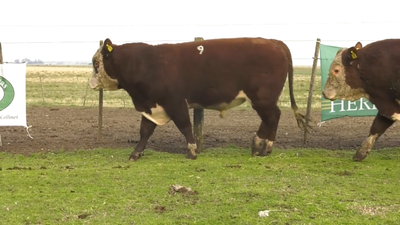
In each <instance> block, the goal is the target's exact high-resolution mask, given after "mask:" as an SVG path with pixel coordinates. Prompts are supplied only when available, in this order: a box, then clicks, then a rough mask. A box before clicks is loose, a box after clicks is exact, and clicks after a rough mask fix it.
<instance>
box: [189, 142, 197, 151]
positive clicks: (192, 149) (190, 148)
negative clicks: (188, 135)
mask: <svg viewBox="0 0 400 225" xmlns="http://www.w3.org/2000/svg"><path fill="white" fill-rule="evenodd" d="M188 149H189V150H190V151H196V149H197V145H196V143H194V144H192V143H188Z"/></svg>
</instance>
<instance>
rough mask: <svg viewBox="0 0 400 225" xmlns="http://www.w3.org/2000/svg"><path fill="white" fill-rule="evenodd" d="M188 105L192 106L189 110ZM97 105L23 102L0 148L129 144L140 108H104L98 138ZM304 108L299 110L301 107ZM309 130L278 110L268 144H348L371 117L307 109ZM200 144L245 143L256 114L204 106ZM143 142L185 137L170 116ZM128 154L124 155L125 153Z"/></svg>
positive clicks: (170, 146)
mask: <svg viewBox="0 0 400 225" xmlns="http://www.w3.org/2000/svg"><path fill="white" fill-rule="evenodd" d="M191 111H192V110H191ZM98 112H99V110H98V108H96V107H94V108H88V107H85V108H83V107H28V108H27V122H28V126H32V127H31V128H30V129H29V132H30V134H31V136H32V137H33V139H31V138H30V137H28V136H27V132H26V130H25V128H23V127H0V135H1V139H2V146H1V147H0V152H8V153H16V154H30V153H35V152H41V151H45V152H47V151H52V152H54V151H59V150H65V151H73V150H77V149H87V150H90V149H94V148H113V149H121V148H132V150H133V147H134V146H135V144H136V143H137V141H138V140H139V127H140V118H141V114H140V113H138V112H137V111H135V109H133V108H104V110H103V128H102V138H101V142H99V141H98V134H99V130H98ZM303 112H305V110H303ZM311 116H312V120H313V121H314V122H312V123H311V125H312V126H313V128H314V131H313V132H312V133H311V134H308V138H307V143H306V144H304V143H303V140H304V135H303V132H302V131H301V130H300V128H298V127H297V124H296V120H295V119H294V115H293V112H292V111H291V110H290V109H284V110H282V115H281V120H280V123H279V127H278V133H277V140H276V142H275V144H274V149H277V148H279V149H288V148H324V149H330V150H342V149H346V150H354V149H357V148H358V147H359V146H360V145H361V143H362V141H363V140H364V139H365V138H366V137H367V135H368V132H369V128H370V126H371V124H372V120H373V117H357V118H355V117H345V118H339V119H334V120H330V121H327V122H326V123H324V124H323V125H322V126H320V127H318V126H317V123H318V122H319V121H320V118H321V116H320V111H313V112H312V115H311ZM204 117H205V120H204V131H203V132H204V148H206V149H208V148H217V147H225V146H229V145H230V146H238V147H243V148H248V149H249V155H250V144H251V139H252V137H253V134H254V132H256V131H257V129H258V126H259V124H260V119H259V117H258V116H257V114H256V113H255V111H253V110H251V109H233V110H230V111H228V112H227V114H226V115H225V118H222V119H221V118H220V117H219V113H218V112H216V111H210V110H206V111H205V116H204ZM399 132H400V129H399V127H398V124H397V123H395V124H394V125H393V126H392V127H391V128H390V129H388V130H387V131H386V133H385V134H383V135H382V136H381V137H380V139H379V140H378V141H377V143H376V144H375V147H374V150H377V149H380V148H385V147H398V146H400V141H399V140H398V133H399ZM147 148H149V149H154V150H156V151H163V152H169V153H179V154H184V153H185V152H186V141H185V139H184V137H183V135H182V134H181V133H180V132H179V130H178V129H177V128H176V127H175V125H174V123H173V122H169V123H168V124H166V125H164V126H160V127H157V129H156V131H155V132H154V134H153V136H152V137H151V138H150V140H149V143H148V144H147ZM127 158H128V155H127Z"/></svg>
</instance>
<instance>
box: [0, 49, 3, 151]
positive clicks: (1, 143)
mask: <svg viewBox="0 0 400 225" xmlns="http://www.w3.org/2000/svg"><path fill="white" fill-rule="evenodd" d="M0 64H3V50H2V49H1V42H0ZM0 72H1V75H3V67H1V71H0ZM0 146H3V141H2V140H1V135H0Z"/></svg>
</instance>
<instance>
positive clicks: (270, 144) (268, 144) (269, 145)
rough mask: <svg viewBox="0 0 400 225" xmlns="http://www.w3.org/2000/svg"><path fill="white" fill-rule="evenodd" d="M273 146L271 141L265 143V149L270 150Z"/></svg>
mask: <svg viewBox="0 0 400 225" xmlns="http://www.w3.org/2000/svg"><path fill="white" fill-rule="evenodd" d="M273 144H274V142H273V141H267V148H269V149H270V148H272V145H273Z"/></svg>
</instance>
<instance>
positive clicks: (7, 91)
mask: <svg viewBox="0 0 400 225" xmlns="http://www.w3.org/2000/svg"><path fill="white" fill-rule="evenodd" d="M14 95H15V92H14V87H13V86H12V84H11V83H10V81H8V80H7V79H6V78H4V77H2V76H0V98H1V99H0V111H3V109H5V108H7V107H8V106H9V105H10V104H11V102H12V101H13V100H14Z"/></svg>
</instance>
